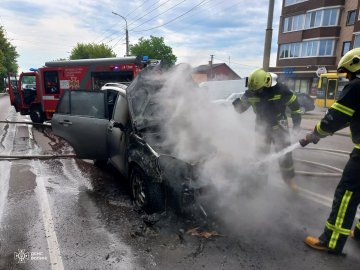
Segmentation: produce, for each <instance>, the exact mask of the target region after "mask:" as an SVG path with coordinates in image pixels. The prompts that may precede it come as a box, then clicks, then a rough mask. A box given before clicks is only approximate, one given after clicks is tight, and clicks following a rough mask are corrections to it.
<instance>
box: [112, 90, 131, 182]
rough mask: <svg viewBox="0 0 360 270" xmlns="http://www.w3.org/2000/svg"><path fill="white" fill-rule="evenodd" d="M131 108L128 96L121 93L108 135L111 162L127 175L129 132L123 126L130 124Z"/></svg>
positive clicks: (127, 126)
mask: <svg viewBox="0 0 360 270" xmlns="http://www.w3.org/2000/svg"><path fill="white" fill-rule="evenodd" d="M128 121H129V108H128V103H127V100H126V96H125V95H124V94H123V93H119V94H118V97H117V99H116V104H115V107H114V111H113V117H112V119H111V120H110V123H109V126H108V129H107V136H108V152H109V159H110V162H111V163H112V164H113V165H114V166H115V168H116V169H118V170H119V171H120V172H121V173H122V174H123V175H125V176H127V169H128V166H127V159H126V155H127V137H126V136H127V133H126V131H125V130H124V129H123V128H120V126H122V127H125V128H130V126H129V123H128Z"/></svg>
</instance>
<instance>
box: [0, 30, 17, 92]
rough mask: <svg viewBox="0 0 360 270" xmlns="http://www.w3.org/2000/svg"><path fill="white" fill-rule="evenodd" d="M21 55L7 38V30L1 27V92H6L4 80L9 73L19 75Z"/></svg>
mask: <svg viewBox="0 0 360 270" xmlns="http://www.w3.org/2000/svg"><path fill="white" fill-rule="evenodd" d="M18 56H19V54H18V53H17V52H16V48H15V46H13V45H11V43H10V42H9V41H8V40H7V38H6V37H5V30H4V28H3V27H2V26H0V91H4V89H5V87H6V86H5V85H4V78H6V77H7V74H8V72H14V73H17V70H18V64H17V62H16V58H17V57H18Z"/></svg>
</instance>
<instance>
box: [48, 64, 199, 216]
mask: <svg viewBox="0 0 360 270" xmlns="http://www.w3.org/2000/svg"><path fill="white" fill-rule="evenodd" d="M157 74H158V71H154V70H153V69H152V68H151V67H149V68H147V69H144V70H143V71H141V72H140V73H139V74H138V75H137V77H136V78H135V79H134V81H133V82H132V83H131V84H130V85H129V86H128V87H127V88H126V91H125V90H124V89H123V87H122V86H119V85H114V84H109V85H105V86H104V87H103V88H102V90H101V91H81V90H77V91H64V93H63V95H62V97H61V99H60V102H59V104H58V107H57V111H56V112H55V114H54V116H53V118H52V120H51V124H52V129H53V132H54V134H55V135H57V136H60V137H62V138H64V139H65V140H67V141H68V142H69V143H70V144H71V145H72V147H73V148H74V150H75V152H76V154H77V156H78V157H79V158H83V159H93V160H98V161H101V160H103V161H109V162H110V163H111V164H112V165H113V166H114V167H115V168H116V169H117V170H119V171H120V172H121V173H122V175H124V176H125V177H126V178H127V179H128V180H129V181H130V186H131V193H132V196H133V199H134V202H135V203H136V205H138V206H139V207H141V208H143V209H144V210H145V211H146V212H148V213H153V212H158V211H162V210H163V209H164V208H165V207H166V206H167V205H170V204H171V206H173V207H175V208H176V209H178V210H180V211H182V210H183V209H185V208H186V207H187V206H189V205H193V203H194V201H195V199H196V198H195V197H196V194H197V192H199V189H200V187H199V186H197V182H196V177H195V174H196V173H195V172H196V166H197V164H196V163H195V162H192V163H191V162H190V161H184V160H180V159H178V158H177V157H175V156H172V155H171V152H172V151H171V146H169V145H165V144H164V134H163V131H162V125H163V123H164V117H166V115H165V114H161V113H159V110H158V108H159V107H158V104H157V103H156V101H157V100H156V98H155V97H156V93H158V92H159V90H160V89H161V87H162V86H163V83H164V77H162V76H157ZM178 79H179V80H180V79H181V80H192V79H191V77H190V74H189V77H188V78H183V77H181V78H180V77H179V78H178ZM179 85H183V84H182V82H179ZM194 85H195V83H194ZM114 92H115V93H116V94H117V95H116V100H115V102H113V101H114V99H113V96H112V94H113V93H114ZM165 203H166V205H165Z"/></svg>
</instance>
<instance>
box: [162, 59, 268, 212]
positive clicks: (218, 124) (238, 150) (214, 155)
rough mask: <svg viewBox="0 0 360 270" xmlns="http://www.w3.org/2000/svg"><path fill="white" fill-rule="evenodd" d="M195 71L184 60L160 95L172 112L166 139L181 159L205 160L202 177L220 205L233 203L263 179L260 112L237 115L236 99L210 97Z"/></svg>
mask: <svg viewBox="0 0 360 270" xmlns="http://www.w3.org/2000/svg"><path fill="white" fill-rule="evenodd" d="M190 73H191V67H190V66H188V65H185V64H182V65H180V66H178V67H177V68H176V69H174V70H172V71H170V72H169V73H167V74H165V78H166V82H165V85H164V87H163V88H162V90H161V91H160V93H159V94H158V96H157V99H158V101H159V103H160V104H161V106H162V109H163V111H164V112H166V114H167V115H166V117H165V118H166V123H164V124H165V131H166V134H167V136H166V140H167V142H166V144H167V145H173V153H172V154H173V155H174V156H176V157H177V158H179V159H182V160H185V161H188V162H190V163H192V164H196V163H201V166H199V168H201V171H200V172H199V173H200V181H201V183H202V184H203V185H205V186H210V188H211V189H212V190H215V192H216V193H218V194H219V196H216V194H215V196H216V197H217V204H218V206H228V205H233V201H234V199H237V198H238V196H241V195H243V194H251V193H253V192H254V191H255V190H256V189H258V188H259V185H262V184H264V183H263V182H259V179H257V176H258V174H259V167H257V166H254V164H255V162H254V161H255V160H256V158H257V157H256V155H255V145H256V143H257V135H256V133H255V123H254V122H255V114H254V113H253V111H252V109H249V110H248V111H247V112H245V113H243V114H238V113H237V112H235V110H234V108H233V106H232V104H231V103H229V104H228V105H223V104H221V105H220V104H216V103H213V102H211V100H210V99H209V98H208V96H207V93H206V90H205V89H202V88H199V87H198V86H197V85H196V84H195V83H194V82H193V80H192V79H191V77H190ZM224 90H226V89H224ZM219 91H221V89H219ZM224 194H226V196H224Z"/></svg>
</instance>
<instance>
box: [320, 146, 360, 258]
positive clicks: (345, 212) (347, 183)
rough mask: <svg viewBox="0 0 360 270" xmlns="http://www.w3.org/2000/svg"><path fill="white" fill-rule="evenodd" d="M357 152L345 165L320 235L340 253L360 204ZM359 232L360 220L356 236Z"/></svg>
mask: <svg viewBox="0 0 360 270" xmlns="http://www.w3.org/2000/svg"><path fill="white" fill-rule="evenodd" d="M354 152H355V154H354ZM356 152H357V151H356V149H355V150H354V151H353V153H351V155H350V159H349V161H348V162H347V164H346V165H345V168H344V171H343V174H342V177H341V180H340V182H339V184H338V186H337V188H336V190H335V194H334V199H333V204H332V210H331V213H330V215H329V218H328V220H327V222H326V224H325V228H324V232H323V233H322V235H321V236H320V240H321V241H323V242H325V243H326V244H327V246H328V247H329V248H330V249H332V250H334V252H335V253H338V254H340V253H341V252H342V250H343V248H344V245H345V243H346V240H347V238H348V236H349V235H350V233H351V227H352V224H353V222H354V218H355V215H356V210H357V208H358V206H359V204H360V155H358V154H356ZM359 232H360V221H359V222H358V223H357V224H356V225H355V234H356V236H360V235H359Z"/></svg>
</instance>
